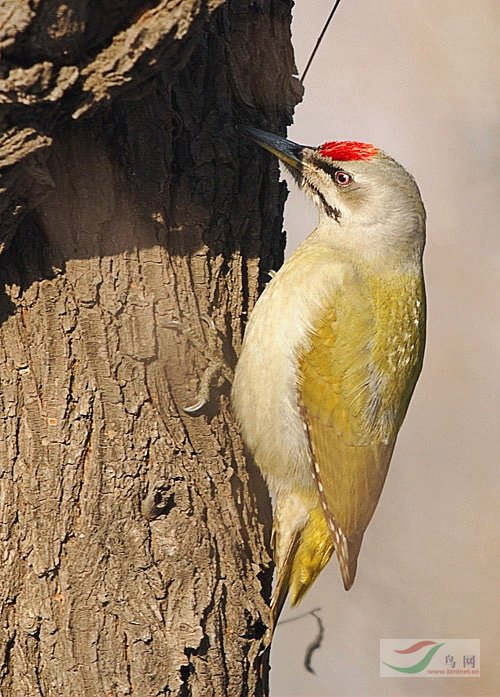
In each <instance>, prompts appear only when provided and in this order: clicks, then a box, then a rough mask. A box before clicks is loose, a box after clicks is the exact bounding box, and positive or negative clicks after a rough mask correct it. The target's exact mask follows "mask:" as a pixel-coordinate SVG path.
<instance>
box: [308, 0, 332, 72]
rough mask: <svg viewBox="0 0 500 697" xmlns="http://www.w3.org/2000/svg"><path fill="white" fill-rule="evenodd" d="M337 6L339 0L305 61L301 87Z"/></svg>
mask: <svg viewBox="0 0 500 697" xmlns="http://www.w3.org/2000/svg"><path fill="white" fill-rule="evenodd" d="M339 5H340V0H337V2H336V3H335V5H334V6H333V10H332V11H331V12H330V14H329V15H328V19H327V20H326V22H325V26H324V27H323V29H322V30H321V34H320V35H319V36H318V40H317V41H316V45H315V47H314V48H313V50H312V53H311V55H310V56H309V60H308V61H307V65H306V67H305V68H304V72H303V73H302V76H301V78H300V82H301V84H302V85H303V84H304V80H305V79H306V75H307V72H308V70H309V68H310V67H311V63H312V62H313V60H314V56H315V55H316V52H317V50H318V48H319V45H320V43H321V42H322V40H323V37H324V35H325V34H326V31H327V29H328V27H329V25H330V22H331V21H332V19H333V15H334V14H335V11H336V9H337V7H338V6H339Z"/></svg>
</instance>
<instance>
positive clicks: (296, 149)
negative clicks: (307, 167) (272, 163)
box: [240, 126, 304, 170]
mask: <svg viewBox="0 0 500 697" xmlns="http://www.w3.org/2000/svg"><path fill="white" fill-rule="evenodd" d="M240 130H241V132H242V133H244V134H245V135H246V136H248V138H250V139H251V140H253V141H254V143H257V145H260V147H261V148H264V149H265V150H268V151H269V152H270V153H272V154H273V155H276V157H278V158H279V159H280V160H282V161H283V162H284V163H285V164H286V165H288V166H289V167H290V168H291V169H298V170H301V169H302V159H301V154H302V150H303V149H304V146H303V145H299V144H298V143H294V142H293V141H292V140H287V139H286V138H282V137H281V136H277V135H274V133H268V132H267V131H261V130H260V128H251V127H250V126H242V127H241V129H240Z"/></svg>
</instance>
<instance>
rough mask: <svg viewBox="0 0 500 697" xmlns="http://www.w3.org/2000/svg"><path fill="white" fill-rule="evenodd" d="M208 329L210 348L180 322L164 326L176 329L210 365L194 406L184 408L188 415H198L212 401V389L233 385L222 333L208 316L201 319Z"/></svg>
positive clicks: (201, 382) (204, 373) (174, 321)
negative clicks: (223, 347) (227, 384)
mask: <svg viewBox="0 0 500 697" xmlns="http://www.w3.org/2000/svg"><path fill="white" fill-rule="evenodd" d="M201 319H202V320H203V322H204V324H205V325H206V327H207V331H206V334H207V339H208V346H206V345H204V344H203V342H202V341H201V340H200V338H199V337H198V335H197V334H196V332H195V331H194V329H193V328H192V327H190V326H187V325H186V324H184V323H183V322H180V321H178V320H172V321H170V322H166V323H165V324H164V326H165V327H167V329H174V330H176V331H178V332H180V333H181V334H184V336H185V337H186V338H187V339H188V341H189V342H190V344H191V345H192V346H193V347H194V348H195V349H196V350H197V351H198V353H200V354H201V355H202V356H204V357H205V359H206V360H207V361H208V365H207V367H206V368H205V370H204V371H203V375H202V376H201V379H200V385H199V388H198V391H197V393H196V396H195V400H194V402H193V403H192V404H189V405H188V406H186V407H183V411H185V412H186V413H187V414H196V413H197V412H198V411H200V409H202V408H203V407H204V406H205V405H206V404H208V402H209V401H210V392H211V390H212V387H214V386H215V387H216V388H217V389H218V388H220V387H222V385H223V384H224V382H226V381H227V382H229V383H232V381H233V371H232V370H231V368H230V367H229V365H228V363H227V362H226V360H225V358H224V354H223V351H222V345H221V344H222V339H221V335H220V332H219V331H218V329H217V327H216V326H215V322H214V321H213V319H212V318H211V317H209V316H208V315H203V316H202V317H201Z"/></svg>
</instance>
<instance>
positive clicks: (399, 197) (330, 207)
mask: <svg viewBox="0 0 500 697" xmlns="http://www.w3.org/2000/svg"><path fill="white" fill-rule="evenodd" d="M287 166H288V168H289V169H290V171H291V172H292V174H293V175H294V176H295V178H296V179H297V182H298V184H299V186H300V187H301V188H303V189H304V191H306V192H307V193H309V194H310V195H311V196H312V198H313V199H314V200H315V202H316V204H317V206H318V208H319V210H320V215H321V217H322V218H323V219H324V218H325V217H328V218H331V219H332V220H334V221H335V222H336V223H337V224H339V225H350V224H356V225H357V226H366V227H376V226H378V225H381V224H382V225H383V224H386V225H391V224H392V223H393V222H396V221H399V223H400V224H401V225H402V226H403V228H405V227H407V226H405V225H404V222H405V219H408V221H407V222H408V223H411V221H410V220H409V218H416V219H415V220H414V221H413V223H417V222H419V223H420V225H419V226H418V227H420V226H422V225H423V223H424V220H425V211H424V207H423V204H422V200H421V197H420V192H419V190H418V187H417V184H416V182H415V180H414V179H413V177H412V176H411V175H410V174H409V173H408V172H407V171H406V170H405V169H404V168H403V167H401V165H399V164H398V163H397V162H396V161H395V160H393V159H392V158H391V157H389V156H387V155H385V154H384V153H381V152H378V153H377V155H375V156H373V157H371V158H370V159H365V160H351V161H348V162H344V161H334V160H332V159H330V158H329V157H325V156H323V155H321V154H319V152H318V149H317V148H309V147H304V148H303V149H302V152H301V157H300V165H299V166H298V168H297V169H296V168H295V167H291V166H290V165H289V164H288V163H287ZM417 219H418V220H417ZM410 227H412V228H413V227H414V225H413V224H410Z"/></svg>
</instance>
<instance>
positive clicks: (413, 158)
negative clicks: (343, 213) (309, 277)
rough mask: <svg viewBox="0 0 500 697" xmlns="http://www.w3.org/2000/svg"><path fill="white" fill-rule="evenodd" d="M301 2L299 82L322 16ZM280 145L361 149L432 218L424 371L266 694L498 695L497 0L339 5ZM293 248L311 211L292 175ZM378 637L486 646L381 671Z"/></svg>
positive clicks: (279, 650)
mask: <svg viewBox="0 0 500 697" xmlns="http://www.w3.org/2000/svg"><path fill="white" fill-rule="evenodd" d="M332 4H333V2H331V1H330V0H328V1H326V0H315V1H314V2H307V0H299V1H298V2H297V4H296V6H295V10H294V22H293V42H294V45H295V51H296V61H297V67H298V71H299V74H301V73H302V70H303V68H304V66H305V64H306V62H307V59H308V57H309V54H310V52H311V50H312V48H313V46H314V43H315V41H316V38H317V36H318V34H319V33H320V31H321V28H322V26H323V23H324V21H325V20H326V17H327V16H328V13H329V12H330V10H331V7H332ZM305 88H306V89H305V95H304V100H303V103H302V104H300V105H299V106H298V107H297V111H296V117H295V124H294V125H293V127H291V128H290V130H289V136H290V138H291V139H293V140H295V141H297V142H299V143H304V144H308V145H317V144H319V143H322V142H324V141H326V140H343V139H347V140H362V141H367V142H371V143H374V144H375V145H377V146H379V147H381V148H382V149H383V150H386V151H387V152H388V153H390V154H391V155H392V156H394V157H395V158H396V159H397V160H398V161H400V162H401V163H402V164H403V165H404V166H405V167H406V168H407V169H408V170H409V171H410V172H412V174H413V175H414V176H415V178H416V180H417V182H418V184H419V186H420V189H421V191H422V195H423V198H424V201H425V204H426V208H427V213H428V238H427V239H428V242H427V249H426V254H425V269H426V280H427V292H428V304H429V322H428V345H427V353H426V358H425V364H424V370H423V374H422V377H421V379H420V382H419V384H418V386H417V389H416V392H415V395H414V398H413V401H412V404H411V407H410V410H409V413H408V416H407V419H406V422H405V424H404V426H403V429H402V431H401V435H400V437H399V441H398V445H397V447H396V451H395V454H394V458H393V461H392V465H391V469H390V471H389V477H388V480H387V484H386V486H385V489H384V492H383V494H382V498H381V501H380V506H379V509H378V510H377V512H376V513H375V516H374V519H373V521H372V523H371V524H370V527H369V528H368V531H367V533H366V535H365V538H364V543H363V548H362V551H361V555H360V559H359V565H358V575H357V579H356V583H355V584H354V587H353V589H352V590H351V591H350V592H349V593H346V592H345V591H344V590H343V588H342V584H341V580H340V575H339V572H338V569H337V564H336V562H335V561H332V563H330V565H329V566H328V567H327V569H326V570H325V571H324V572H323V573H322V575H321V577H320V579H319V580H318V581H317V582H316V584H315V586H314V588H313V590H312V591H311V593H310V594H309V595H308V596H307V597H306V599H305V600H304V602H303V603H302V605H301V606H299V608H298V610H296V611H292V610H290V608H288V607H287V609H286V610H285V612H284V614H283V619H287V618H290V617H293V616H294V615H296V614H300V613H302V612H303V611H307V610H309V609H312V608H316V607H321V615H322V618H323V621H324V623H325V638H324V642H323V646H322V648H321V649H320V650H319V651H317V652H316V653H315V654H314V656H313V659H312V663H313V668H314V669H315V671H316V675H311V674H309V673H307V672H306V671H305V670H304V668H303V665H302V662H303V657H304V652H305V650H306V647H307V644H308V643H309V642H310V641H311V640H312V638H313V637H314V635H315V633H316V621H315V620H314V618H312V617H308V618H306V619H303V620H300V621H297V622H293V623H289V624H283V625H282V626H280V627H278V630H277V634H276V637H275V641H274V645H273V646H274V647H273V654H272V673H271V676H272V677H271V686H272V695H273V697H306V696H307V697H402V696H406V695H408V696H410V695H422V696H429V697H441V696H443V697H444V696H449V695H454V696H456V697H466V696H467V695H474V696H476V697H495V696H498V695H500V662H499V656H500V484H499V476H498V470H499V460H500V455H499V443H500V408H499V407H500V396H499V395H500V358H499V357H500V273H499V269H500V234H499V221H500V137H499V116H500V3H499V2H498V0H476V2H474V3H470V2H465V0H454V1H452V0H433V1H432V2H431V1H430V0H425V1H423V2H401V0H378V2H373V0H343V1H342V2H341V4H340V7H339V9H338V11H337V14H336V16H335V19H334V21H333V24H332V25H331V27H330V29H329V31H328V33H327V35H326V37H325V39H324V41H323V44H322V45H321V48H320V50H319V53H318V54H317V56H316V59H315V62H314V63H313V65H312V68H311V70H310V72H309V74H308V76H307V79H306V83H305ZM291 189H292V193H291V194H290V197H289V200H288V203H287V209H286V221H285V222H286V230H287V232H288V235H289V238H288V239H289V243H288V253H290V251H293V249H294V248H295V247H296V246H297V244H298V243H299V242H300V241H301V240H302V239H303V238H304V236H305V235H306V233H308V232H309V231H311V230H312V229H313V227H314V225H315V221H316V214H315V211H314V208H313V206H312V204H311V203H309V202H308V201H307V200H306V199H305V198H304V196H303V195H302V194H300V193H299V192H298V191H297V189H296V188H295V187H294V186H293V185H291ZM384 638H390V639H392V638H396V639H397V638H402V639H406V638H417V639H422V640H424V639H428V640H433V639H447V638H448V639H452V638H458V639H460V638H472V639H480V640H481V677H480V678H479V679H460V678H380V677H379V640H380V639H384Z"/></svg>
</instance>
